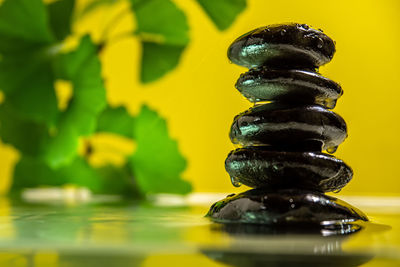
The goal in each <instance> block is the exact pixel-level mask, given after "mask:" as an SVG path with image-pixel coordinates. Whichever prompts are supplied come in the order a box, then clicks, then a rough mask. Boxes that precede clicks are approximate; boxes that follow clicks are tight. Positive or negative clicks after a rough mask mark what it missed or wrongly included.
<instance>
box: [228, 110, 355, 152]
mask: <svg viewBox="0 0 400 267" xmlns="http://www.w3.org/2000/svg"><path fill="white" fill-rule="evenodd" d="M229 136H230V138H231V141H232V142H233V143H234V144H240V145H243V146H251V145H274V146H278V147H279V146H281V147H287V148H290V147H291V146H292V145H293V146H298V145H299V144H301V143H307V142H318V143H320V148H321V149H322V150H326V149H330V150H331V149H333V148H335V147H337V146H338V145H339V144H341V143H342V142H343V141H344V139H345V138H346V137H347V126H346V123H345V121H344V120H343V119H342V118H341V117H340V116H339V115H338V114H336V113H334V112H332V111H329V110H327V109H325V108H323V107H321V106H318V105H299V106H293V105H284V104H278V103H270V104H264V105H259V106H256V107H253V108H250V109H248V110H247V111H245V112H243V113H241V114H239V115H238V116H236V117H235V119H234V121H233V124H232V127H231V130H230V134H229ZM333 150H334V149H333Z"/></svg>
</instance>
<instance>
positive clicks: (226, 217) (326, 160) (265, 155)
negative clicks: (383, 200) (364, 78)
mask: <svg viewBox="0 0 400 267" xmlns="http://www.w3.org/2000/svg"><path fill="white" fill-rule="evenodd" d="M334 53H335V43H334V41H333V40H332V39H331V38H329V37H328V36H327V35H325V34H324V33H323V32H322V31H321V30H315V29H311V28H310V27H309V26H307V25H304V24H284V25H271V26H267V27H261V28H258V29H255V30H253V31H251V32H249V33H247V34H245V35H243V36H241V37H239V38H238V39H237V40H235V41H234V42H233V43H232V44H231V46H230V47H229V50H228V57H229V59H230V60H231V61H232V62H233V63H235V64H237V65H241V66H244V67H247V68H249V69H250V70H249V71H248V72H246V73H244V74H242V75H241V76H240V78H239V80H238V81H237V83H236V88H237V89H238V90H239V91H240V92H241V93H242V94H243V95H244V96H245V97H246V98H247V99H248V100H250V101H251V102H254V103H255V106H254V107H252V108H250V109H249V110H247V111H245V112H243V113H241V114H239V115H238V116H236V117H235V119H234V122H233V124H232V127H231V131H230V138H231V140H232V142H233V143H234V144H238V145H240V147H241V148H239V149H236V150H234V151H232V152H230V154H229V155H228V158H227V159H226V162H225V168H226V170H227V172H228V173H229V175H230V176H231V180H232V184H233V185H234V186H240V185H241V184H244V185H247V186H249V187H252V188H255V189H252V190H249V191H246V192H243V193H241V194H237V195H234V194H232V195H230V196H228V197H227V198H226V199H223V200H221V201H219V202H217V203H215V204H214V205H212V207H211V208H210V211H209V213H208V216H209V217H210V218H211V219H212V220H213V221H215V222H220V223H226V224H230V223H240V224H257V225H267V226H271V227H280V226H285V227H287V226H299V225H307V226H316V227H324V226H326V225H343V224H344V223H346V224H347V223H349V222H355V221H359V220H363V221H367V220H368V218H367V217H366V216H365V215H364V214H363V213H362V212H361V211H359V210H357V209H356V208H354V207H352V206H351V205H349V204H347V203H345V202H344V201H341V200H338V199H336V198H334V197H331V196H327V195H325V194H324V192H336V191H340V190H341V188H342V187H344V186H345V185H346V184H347V183H348V182H349V181H350V180H351V178H352V176H353V172H352V169H351V168H350V167H349V166H348V165H346V164H345V163H344V162H343V161H342V160H340V159H337V158H336V157H334V156H332V155H330V154H332V153H334V152H335V151H336V149H337V147H338V146H339V144H341V143H342V142H343V141H344V139H345V138H346V137H347V127H346V123H345V121H344V120H343V119H342V118H341V117H340V116H339V115H338V114H336V113H334V112H332V111H330V110H329V109H333V108H334V107H335V105H336V101H337V99H338V98H339V97H340V96H341V95H342V94H343V91H342V89H341V87H340V85H339V84H337V83H336V82H334V81H331V80H330V79H328V78H325V77H323V76H321V75H320V74H319V73H318V68H319V67H320V66H321V65H324V64H325V63H328V62H329V61H330V60H331V59H332V57H333V54H334ZM260 102H264V103H263V104H260ZM322 151H326V152H327V153H329V154H327V153H323V152H322Z"/></svg>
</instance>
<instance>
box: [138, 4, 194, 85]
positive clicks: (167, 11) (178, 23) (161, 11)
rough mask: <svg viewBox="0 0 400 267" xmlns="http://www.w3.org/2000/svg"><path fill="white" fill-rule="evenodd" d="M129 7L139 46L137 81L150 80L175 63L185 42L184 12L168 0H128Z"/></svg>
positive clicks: (169, 68) (160, 75)
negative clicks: (139, 64) (139, 42)
mask: <svg viewBox="0 0 400 267" xmlns="http://www.w3.org/2000/svg"><path fill="white" fill-rule="evenodd" d="M131 7H132V10H133V12H134V13H135V15H136V20H137V30H136V35H137V36H138V37H139V38H140V39H141V41H142V48H143V51H142V53H143V55H142V62H141V75H140V77H141V82H143V83H148V82H152V81H155V80H157V79H159V78H161V77H162V76H164V75H165V74H166V73H168V72H169V71H171V70H172V69H174V68H175V67H176V66H177V65H178V62H179V59H180V57H181V54H182V52H183V50H184V49H185V47H186V45H187V44H188V43H189V34H188V31H189V26H188V23H187V20H186V17H185V14H184V13H183V12H182V11H181V10H180V9H179V8H178V7H177V6H176V5H175V4H174V3H173V2H172V1H170V0H148V1H137V0H131Z"/></svg>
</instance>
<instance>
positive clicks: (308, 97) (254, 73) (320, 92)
mask: <svg viewBox="0 0 400 267" xmlns="http://www.w3.org/2000/svg"><path fill="white" fill-rule="evenodd" d="M236 88H237V89H238V90H239V92H240V93H242V95H243V96H245V97H246V98H248V99H249V100H250V101H251V102H259V101H278V102H284V103H293V104H299V103H303V104H313V103H315V104H319V105H322V106H324V107H326V108H329V109H332V108H334V107H335V105H336V100H337V99H338V98H339V97H340V96H341V95H342V93H343V92H342V88H341V87H340V85H339V84H337V83H335V82H334V81H332V80H330V79H328V78H325V77H323V76H321V75H320V74H318V73H316V72H314V71H305V70H294V69H291V70H276V69H267V68H265V67H261V68H256V69H251V70H250V71H248V72H246V73H243V74H242V75H240V78H239V80H238V81H237V83H236Z"/></svg>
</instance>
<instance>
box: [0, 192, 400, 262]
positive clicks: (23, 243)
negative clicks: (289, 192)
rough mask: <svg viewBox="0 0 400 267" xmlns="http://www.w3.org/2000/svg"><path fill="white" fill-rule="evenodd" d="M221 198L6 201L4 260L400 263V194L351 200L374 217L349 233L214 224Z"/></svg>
mask: <svg viewBox="0 0 400 267" xmlns="http://www.w3.org/2000/svg"><path fill="white" fill-rule="evenodd" d="M219 198H220V196H217V195H210V196H206V195H197V196H192V197H189V198H186V199H180V198H175V197H163V198H162V199H161V198H157V201H155V202H153V204H150V203H133V202H131V203H128V202H120V201H111V202H110V201H107V202H105V201H102V199H96V200H95V201H91V202H90V203H80V204H78V203H56V202H54V201H51V202H46V203H36V204H27V203H15V202H13V201H11V200H8V199H3V200H1V201H0V265H1V266H75V265H78V264H80V265H84V266H169V265H171V266H203V267H204V266H215V267H216V266H264V265H268V266H291V265H296V266H358V265H360V264H364V265H363V266H399V265H400V200H399V199H398V198H390V199H389V198H383V197H375V198H367V197H362V198H360V197H353V198H344V199H345V200H347V201H348V202H350V203H352V204H355V205H356V206H358V207H359V208H360V209H362V210H363V211H364V212H366V213H367V214H368V216H369V217H370V219H371V221H372V223H364V224H362V229H361V230H360V231H358V232H357V233H355V234H351V235H345V236H340V235H334V236H332V235H330V236H329V235H328V236H324V235H323V234H320V233H318V234H316V233H313V234H310V233H309V232H308V233H309V234H307V233H306V231H286V232H285V231H268V230H267V231H266V230H265V229H260V228H258V229H257V228H256V229H255V228H244V227H228V228H227V227H222V226H221V225H216V224H212V223H211V222H210V221H209V220H208V219H206V218H204V217H203V216H204V215H205V214H206V212H207V211H208V208H209V206H210V205H211V203H213V201H215V200H216V199H219ZM157 203H162V204H164V205H159V204H157ZM166 204H168V205H166Z"/></svg>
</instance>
